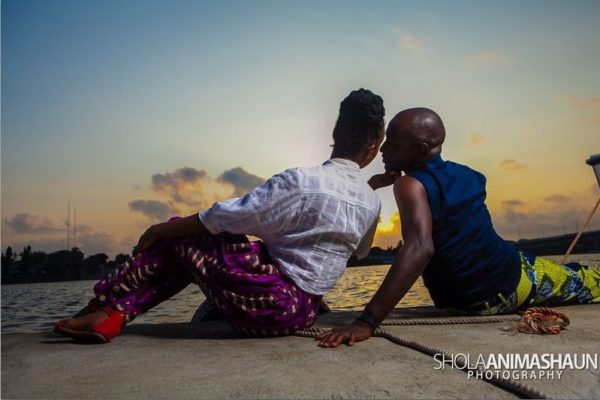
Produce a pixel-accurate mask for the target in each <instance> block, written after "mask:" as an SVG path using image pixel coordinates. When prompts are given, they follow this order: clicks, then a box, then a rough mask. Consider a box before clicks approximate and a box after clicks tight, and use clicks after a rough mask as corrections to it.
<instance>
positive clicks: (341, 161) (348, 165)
mask: <svg viewBox="0 0 600 400" xmlns="http://www.w3.org/2000/svg"><path fill="white" fill-rule="evenodd" d="M329 164H333V165H339V166H342V167H345V168H349V169H352V170H356V171H360V167H359V166H358V164H357V163H355V162H354V161H350V160H347V159H345V158H330V159H329V160H327V161H325V162H324V163H323V165H329Z"/></svg>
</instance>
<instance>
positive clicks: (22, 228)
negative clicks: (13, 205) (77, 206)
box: [2, 212, 67, 234]
mask: <svg viewBox="0 0 600 400" xmlns="http://www.w3.org/2000/svg"><path fill="white" fill-rule="evenodd" d="M2 222H3V223H4V224H5V225H6V226H7V227H8V228H10V230H11V231H12V232H14V233H29V234H39V233H51V232H65V231H66V230H67V229H66V228H63V227H59V226H56V225H55V224H54V223H53V222H52V221H51V220H50V219H49V218H48V217H46V216H41V215H32V214H29V213H27V212H23V213H18V214H15V215H14V216H13V217H12V218H10V219H8V218H3V219H2Z"/></svg>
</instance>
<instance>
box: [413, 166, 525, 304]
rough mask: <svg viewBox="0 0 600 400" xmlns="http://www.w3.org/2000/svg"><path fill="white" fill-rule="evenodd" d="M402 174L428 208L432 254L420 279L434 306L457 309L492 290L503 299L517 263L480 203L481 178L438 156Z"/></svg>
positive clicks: (482, 192) (512, 286)
mask: <svg viewBox="0 0 600 400" xmlns="http://www.w3.org/2000/svg"><path fill="white" fill-rule="evenodd" d="M407 175H409V176H412V177H413V178H415V179H417V180H418V181H419V182H421V184H423V186H424V187H425V190H426V191H427V197H428V198H429V205H430V207H431V215H432V222H433V244H434V249H435V253H434V256H433V258H432V259H431V261H430V262H429V265H427V267H426V269H425V271H424V272H423V281H424V282H425V286H426V287H427V289H428V290H429V293H430V295H431V298H432V299H433V302H434V304H435V306H436V307H438V308H442V307H452V308H459V309H460V308H464V307H468V306H470V305H472V304H474V303H479V302H482V301H486V300H488V299H489V298H492V297H494V296H496V295H497V293H502V294H503V295H504V296H505V297H508V296H509V295H510V294H511V293H512V292H513V291H514V290H515V289H516V287H517V284H518V282H519V278H520V276H521V268H520V265H521V261H520V257H519V254H518V253H517V250H516V249H515V248H514V247H513V246H512V245H510V244H509V243H507V242H505V241H504V240H503V239H502V238H501V237H500V236H498V234H497V233H496V231H495V230H494V227H493V225H492V219H491V217H490V213H489V212H488V209H487V207H486V205H485V203H484V201H485V196H486V191H485V183H486V178H485V176H483V175H482V174H481V173H479V172H477V171H475V170H472V169H471V168H469V167H466V166H464V165H461V164H457V163H454V162H451V161H444V160H442V157H441V156H440V155H436V156H434V157H432V158H431V159H430V160H429V161H427V163H426V164H425V165H424V167H423V168H422V169H420V170H417V171H413V172H409V173H408V174H407Z"/></svg>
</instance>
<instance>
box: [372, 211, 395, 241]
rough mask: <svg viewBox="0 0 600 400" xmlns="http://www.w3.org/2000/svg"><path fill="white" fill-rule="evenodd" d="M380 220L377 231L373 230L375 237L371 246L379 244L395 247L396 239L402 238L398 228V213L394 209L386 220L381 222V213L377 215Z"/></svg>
mask: <svg viewBox="0 0 600 400" xmlns="http://www.w3.org/2000/svg"><path fill="white" fill-rule="evenodd" d="M379 218H380V221H379V224H378V225H377V231H376V232H375V239H374V240H373V246H379V247H381V248H384V249H385V248H387V247H396V246H397V245H398V241H399V240H401V239H402V233H401V229H400V213H399V212H398V211H394V212H393V213H392V215H391V217H390V218H389V219H388V221H387V222H385V223H382V222H381V215H380V216H379Z"/></svg>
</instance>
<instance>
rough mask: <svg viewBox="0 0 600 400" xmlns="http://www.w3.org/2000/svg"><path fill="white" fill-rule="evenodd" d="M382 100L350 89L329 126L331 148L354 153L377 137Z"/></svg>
mask: <svg viewBox="0 0 600 400" xmlns="http://www.w3.org/2000/svg"><path fill="white" fill-rule="evenodd" d="M384 115H385V108H384V107H383V99H382V98H381V97H380V96H378V95H376V94H374V93H373V92H371V91H370V90H366V89H358V90H354V91H353V92H351V93H350V94H349V95H348V97H346V98H345V99H344V100H343V101H342V102H341V104H340V115H339V116H338V119H337V122H336V123H335V127H334V128H333V141H334V148H335V150H336V151H337V152H338V153H339V154H341V155H347V156H355V155H357V154H359V153H360V152H362V151H364V150H365V149H366V148H367V147H368V146H369V145H371V144H372V143H373V142H374V141H376V140H377V137H378V136H379V133H380V132H381V130H382V129H383V126H384V121H383V117H384Z"/></svg>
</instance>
